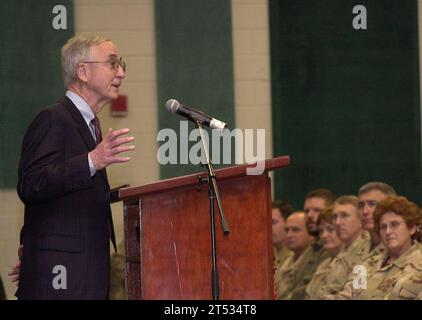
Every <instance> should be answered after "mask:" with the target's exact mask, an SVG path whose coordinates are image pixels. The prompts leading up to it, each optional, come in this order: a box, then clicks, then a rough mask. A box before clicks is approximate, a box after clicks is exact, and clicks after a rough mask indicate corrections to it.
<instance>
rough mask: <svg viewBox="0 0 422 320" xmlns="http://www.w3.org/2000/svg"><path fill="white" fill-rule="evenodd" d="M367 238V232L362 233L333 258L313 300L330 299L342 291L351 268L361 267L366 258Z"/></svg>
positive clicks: (368, 244)
mask: <svg viewBox="0 0 422 320" xmlns="http://www.w3.org/2000/svg"><path fill="white" fill-rule="evenodd" d="M369 238H370V236H369V233H368V232H366V231H364V232H362V234H361V235H360V236H359V237H358V238H357V239H356V240H355V241H354V242H353V243H352V244H351V245H350V246H349V247H348V248H344V249H343V250H342V251H340V253H339V254H338V255H337V256H336V257H334V258H333V260H332V262H331V263H330V265H329V266H328V267H329V270H327V271H326V273H327V276H326V278H325V281H324V282H323V283H321V286H320V288H319V290H318V292H315V293H314V299H331V295H335V294H337V293H338V292H340V291H342V290H343V287H344V285H345V283H346V282H347V281H348V279H349V278H350V275H351V274H352V272H353V268H354V267H355V266H356V265H361V264H362V263H363V261H364V260H365V258H366V257H367V256H368V253H369V247H370V242H369V241H368V239H369Z"/></svg>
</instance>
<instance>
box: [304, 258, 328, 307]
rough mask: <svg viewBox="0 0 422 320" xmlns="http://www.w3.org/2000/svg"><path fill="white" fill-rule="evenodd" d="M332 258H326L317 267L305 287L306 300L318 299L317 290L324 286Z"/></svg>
mask: <svg viewBox="0 0 422 320" xmlns="http://www.w3.org/2000/svg"><path fill="white" fill-rule="evenodd" d="M333 259H334V257H332V258H327V259H325V260H324V261H323V262H321V264H320V265H319V266H318V269H317V270H316V271H315V273H314V276H313V277H312V280H311V282H310V283H309V284H308V286H307V287H306V295H305V299H306V300H315V299H318V296H317V293H318V291H319V289H320V288H321V287H322V286H324V284H325V282H326V279H327V276H328V273H329V272H330V264H331V263H332V262H333Z"/></svg>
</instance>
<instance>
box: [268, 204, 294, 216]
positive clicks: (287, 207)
mask: <svg viewBox="0 0 422 320" xmlns="http://www.w3.org/2000/svg"><path fill="white" fill-rule="evenodd" d="M272 208H273V209H278V210H280V213H281V216H282V217H283V218H284V220H286V219H287V217H288V216H290V214H291V213H292V212H293V211H294V209H293V206H292V205H291V204H290V203H288V202H286V201H283V200H274V201H273V203H272Z"/></svg>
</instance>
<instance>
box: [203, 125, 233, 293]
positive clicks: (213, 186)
mask: <svg viewBox="0 0 422 320" xmlns="http://www.w3.org/2000/svg"><path fill="white" fill-rule="evenodd" d="M197 125H198V129H199V133H200V136H201V141H202V147H203V148H204V153H205V162H206V163H205V165H206V167H207V171H208V197H209V202H210V224H211V225H210V228H211V257H212V270H211V286H212V288H211V291H212V297H213V299H214V300H218V299H219V297H220V289H219V283H218V269H217V241H216V234H215V217H214V199H216V200H217V205H218V209H219V212H220V218H221V226H222V228H223V232H224V234H226V235H227V234H229V232H230V230H229V226H228V224H227V221H226V219H225V217H224V211H223V206H222V204H221V199H220V194H219V193H218V186H217V181H216V178H215V174H214V169H213V167H212V163H211V160H210V157H209V152H208V146H207V145H206V144H205V138H204V132H203V130H204V129H203V127H202V123H201V122H199V121H197Z"/></svg>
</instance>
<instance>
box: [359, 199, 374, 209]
mask: <svg viewBox="0 0 422 320" xmlns="http://www.w3.org/2000/svg"><path fill="white" fill-rule="evenodd" d="M365 204H367V205H368V207H370V208H375V207H376V206H377V204H378V202H377V201H375V200H366V201H359V203H358V208H359V209H363V208H364V207H365Z"/></svg>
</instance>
